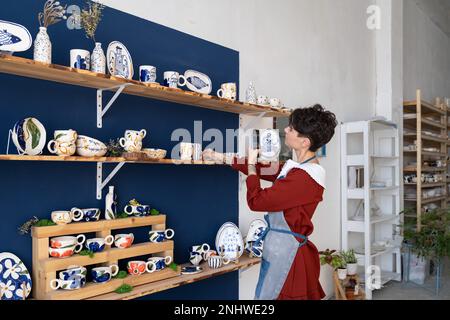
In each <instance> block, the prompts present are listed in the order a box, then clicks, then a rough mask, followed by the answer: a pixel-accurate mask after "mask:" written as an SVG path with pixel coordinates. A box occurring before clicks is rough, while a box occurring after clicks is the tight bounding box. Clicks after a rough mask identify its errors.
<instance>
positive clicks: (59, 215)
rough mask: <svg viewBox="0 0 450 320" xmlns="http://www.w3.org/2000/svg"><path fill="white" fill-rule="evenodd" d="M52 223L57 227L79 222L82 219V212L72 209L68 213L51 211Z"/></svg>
mask: <svg viewBox="0 0 450 320" xmlns="http://www.w3.org/2000/svg"><path fill="white" fill-rule="evenodd" d="M51 216H52V221H53V222H54V223H56V224H57V225H65V224H68V223H71V222H72V221H81V220H82V219H83V216H84V214H83V211H82V210H80V209H78V208H72V209H71V210H70V211H63V210H60V211H53V212H52V214H51Z"/></svg>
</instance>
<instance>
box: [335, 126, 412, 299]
mask: <svg viewBox="0 0 450 320" xmlns="http://www.w3.org/2000/svg"><path fill="white" fill-rule="evenodd" d="M399 147H400V144H399V132H398V128H397V125H396V124H395V123H392V122H388V121H384V120H371V121H359V122H351V123H344V124H342V126H341V174H342V179H341V197H342V199H341V200H342V201H341V215H342V217H341V227H342V233H341V234H342V250H349V249H354V250H355V252H357V253H358V254H357V258H358V264H359V266H360V270H359V271H360V274H361V279H363V282H364V283H365V291H366V298H367V299H372V290H373V289H374V287H376V285H375V286H369V284H370V283H374V282H375V283H376V282H377V280H376V279H377V275H378V274H377V273H374V270H379V271H380V274H379V276H380V278H379V279H380V281H378V284H380V285H381V287H382V286H383V285H384V284H385V283H386V282H388V281H391V280H396V281H400V280H401V253H400V249H401V243H402V240H403V239H402V237H401V236H400V235H397V234H396V232H398V228H397V226H399V225H402V224H403V219H402V217H401V216H400V211H401V207H400V183H401V182H402V180H400V153H399ZM352 167H354V168H357V169H363V172H364V178H363V179H361V180H363V181H364V182H363V184H362V185H359V186H357V187H358V188H354V182H351V181H350V175H349V172H350V170H351V168H352ZM374 182H378V183H380V182H381V183H384V184H385V186H384V187H383V186H380V185H379V184H378V185H377V186H374V185H373V183H374ZM380 241H385V242H386V241H388V242H389V243H388V245H387V246H386V247H385V249H383V250H380V251H375V250H374V249H375V248H374V246H373V244H374V243H376V242H380ZM379 249H380V248H378V250H379Z"/></svg>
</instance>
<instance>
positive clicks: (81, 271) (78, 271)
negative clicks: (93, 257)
mask: <svg viewBox="0 0 450 320" xmlns="http://www.w3.org/2000/svg"><path fill="white" fill-rule="evenodd" d="M86 275H87V269H86V268H85V267H82V266H69V267H68V268H67V269H66V270H63V271H60V272H59V278H60V279H61V280H71V279H75V278H77V277H84V278H86Z"/></svg>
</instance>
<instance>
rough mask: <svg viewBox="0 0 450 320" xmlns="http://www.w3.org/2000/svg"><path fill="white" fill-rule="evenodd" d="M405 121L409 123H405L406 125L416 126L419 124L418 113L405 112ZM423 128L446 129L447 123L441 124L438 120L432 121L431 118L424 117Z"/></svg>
mask: <svg viewBox="0 0 450 320" xmlns="http://www.w3.org/2000/svg"><path fill="white" fill-rule="evenodd" d="M403 120H404V123H405V124H407V125H405V128H406V127H411V128H415V127H416V124H417V114H407V115H406V114H405V115H404V118H403ZM422 128H423V129H434V130H435V129H446V128H447V127H446V125H444V124H441V123H439V122H437V121H432V120H429V119H425V118H422Z"/></svg>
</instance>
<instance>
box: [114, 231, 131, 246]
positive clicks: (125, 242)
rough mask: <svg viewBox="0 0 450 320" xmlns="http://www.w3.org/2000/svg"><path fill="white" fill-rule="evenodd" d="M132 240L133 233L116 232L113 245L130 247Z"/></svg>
mask: <svg viewBox="0 0 450 320" xmlns="http://www.w3.org/2000/svg"><path fill="white" fill-rule="evenodd" d="M133 241H134V234H132V233H128V234H123V233H122V234H116V235H115V237H114V245H115V246H116V247H117V248H119V249H126V248H129V247H131V245H132V244H133Z"/></svg>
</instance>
